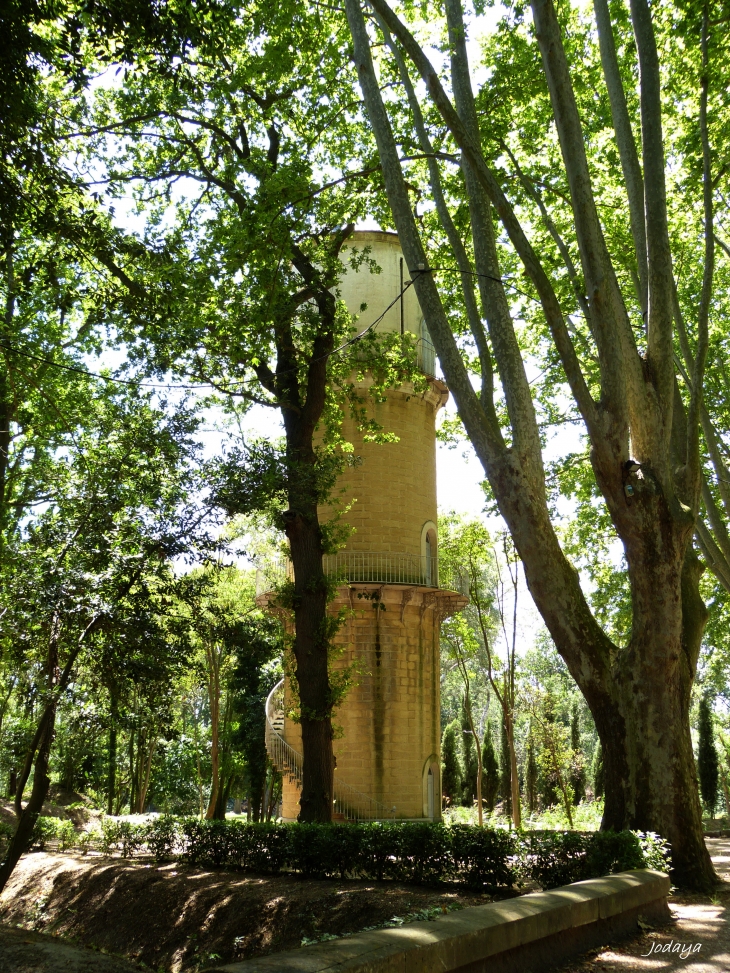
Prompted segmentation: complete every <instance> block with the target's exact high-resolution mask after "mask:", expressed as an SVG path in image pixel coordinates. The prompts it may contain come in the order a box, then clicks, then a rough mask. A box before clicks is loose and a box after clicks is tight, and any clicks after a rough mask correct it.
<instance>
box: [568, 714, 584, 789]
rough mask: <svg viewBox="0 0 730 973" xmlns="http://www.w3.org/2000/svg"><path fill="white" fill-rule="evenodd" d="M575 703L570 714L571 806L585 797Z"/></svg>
mask: <svg viewBox="0 0 730 973" xmlns="http://www.w3.org/2000/svg"><path fill="white" fill-rule="evenodd" d="M578 721H579V712H578V704H577V702H574V703H573V707H572V709H571V713H570V747H571V751H572V753H571V758H570V773H569V780H570V786H571V788H572V791H573V804H575V805H576V806H577V805H578V804H580V803H581V801H584V800H585V796H586V772H585V762H584V758H583V751H582V748H581V741H580V725H579V722H578Z"/></svg>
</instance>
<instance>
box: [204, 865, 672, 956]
mask: <svg viewBox="0 0 730 973" xmlns="http://www.w3.org/2000/svg"><path fill="white" fill-rule="evenodd" d="M669 888H670V882H669V878H668V876H666V875H664V874H662V873H661V872H654V871H651V870H649V869H642V870H639V871H632V872H621V873H619V874H618V875H608V876H606V877H605V878H598V879H589V880H587V881H584V882H575V883H574V884H573V885H566V886H564V887H563V888H559V889H553V890H552V891H551V892H534V893H532V894H530V895H523V896H520V897H518V898H515V899H509V900H508V901H506V902H490V903H488V904H486V905H478V906H473V907H472V908H468V909H462V910H461V911H460V912H453V913H450V914H449V915H445V916H443V917H442V918H439V919H435V920H433V921H430V922H412V923H408V924H407V925H405V926H399V927H397V928H394V929H378V930H373V931H371V932H363V933H358V934H356V935H354V936H348V937H346V938H343V939H338V940H333V941H330V942H326V943H318V944H316V945H313V946H305V947H302V948H301V949H294V950H289V951H287V952H282V953H274V954H271V955H269V956H262V957H259V958H255V959H250V960H246V961H244V962H241V963H230V964H227V965H225V966H219V967H216V968H215V969H214V970H210V973H325V971H326V973H540V971H542V970H548V969H550V968H551V967H554V966H556V965H559V964H560V963H563V962H565V960H567V959H569V958H570V957H571V956H575V955H577V954H579V953H581V952H584V951H585V950H587V949H591V948H592V947H594V946H600V945H604V944H605V943H607V942H610V941H612V940H616V939H621V938H625V937H627V936H630V935H633V934H634V933H635V932H636V931H637V930H638V921H639V917H640V916H641V917H645V918H647V919H665V918H668V917H669V910H668V907H667V895H668V894H669Z"/></svg>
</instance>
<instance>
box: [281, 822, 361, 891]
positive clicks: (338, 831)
mask: <svg viewBox="0 0 730 973" xmlns="http://www.w3.org/2000/svg"><path fill="white" fill-rule="evenodd" d="M286 837H287V842H286V858H287V863H288V865H289V867H290V868H292V869H294V870H295V871H298V872H301V873H302V875H306V876H307V878H333V877H335V876H339V877H340V878H344V877H345V875H346V874H348V873H350V874H352V873H353V871H356V870H357V868H358V860H359V857H360V844H361V842H360V837H361V828H360V827H359V826H357V825H356V826H355V827H354V828H352V827H349V826H347V825H346V826H345V827H342V826H341V825H337V824H297V825H294V826H293V827H289V828H287V835H286Z"/></svg>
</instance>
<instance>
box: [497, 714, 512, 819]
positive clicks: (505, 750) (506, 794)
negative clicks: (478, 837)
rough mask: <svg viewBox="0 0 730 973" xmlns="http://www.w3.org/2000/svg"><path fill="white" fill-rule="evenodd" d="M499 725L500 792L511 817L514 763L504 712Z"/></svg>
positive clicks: (505, 808)
mask: <svg viewBox="0 0 730 973" xmlns="http://www.w3.org/2000/svg"><path fill="white" fill-rule="evenodd" d="M499 726H500V746H499V793H500V796H501V798H502V807H503V809H504V814H505V817H510V816H511V814H512V765H511V763H510V753H509V741H508V739H507V725H506V723H505V721H504V714H502V719H501V720H500V723H499Z"/></svg>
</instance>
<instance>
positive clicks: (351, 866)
mask: <svg viewBox="0 0 730 973" xmlns="http://www.w3.org/2000/svg"><path fill="white" fill-rule="evenodd" d="M39 820H40V821H43V822H45V823H44V825H42V829H43V831H44V834H45V835H46V837H45V839H44V840H45V841H50V840H58V837H59V832H60V830H61V826H62V825H63V824H67V823H69V822H59V821H57V820H56V819H52V818H40V819H39ZM38 840H40V839H38ZM65 847H71V845H70V844H69V845H66V846H65ZM101 847H102V851H104V852H105V853H106V854H109V853H111V852H112V851H114V850H116V851H117V852H118V853H120V854H121V855H122V856H123V857H130V856H132V855H134V854H137V853H139V852H144V853H148V854H152V855H154V856H155V858H156V859H157V860H158V861H167V860H169V859H171V858H180V857H182V858H184V859H185V860H186V861H187V862H189V863H190V864H191V865H197V866H203V867H214V868H222V867H230V868H239V869H242V870H244V871H248V872H254V873H259V874H279V873H281V872H286V871H292V872H298V873H300V874H302V875H304V876H306V877H307V878H339V879H345V878H365V879H376V880H378V881H381V880H391V881H397V882H407V883H411V884H416V885H434V884H438V883H439V882H442V881H457V882H463V883H464V884H465V885H467V886H468V887H469V888H472V889H477V890H479V891H490V890H495V889H499V888H510V887H512V885H513V884H514V883H515V881H517V879H518V877H522V878H523V879H524V878H529V879H530V880H532V881H535V882H537V883H538V884H539V885H540V886H541V887H543V888H554V887H556V886H558V885H564V884H568V883H569V882H575V881H578V880H579V879H581V878H589V877H596V876H599V875H605V874H609V873H611V872H617V871H624V870H626V869H631V868H647V867H650V868H657V869H666V868H667V867H668V862H669V857H668V846H667V844H666V842H665V841H664V840H663V839H661V838H659V837H658V836H657V835H654V834H647V835H644V834H640V833H638V832H583V833H581V832H577V831H532V832H514V831H508V830H506V829H490V828H475V827H473V826H471V825H458V824H456V825H452V826H450V827H449V826H446V825H443V824H438V823H430V822H413V823H411V822H403V823H400V822H393V823H372V824H344V825H340V824H273V823H267V822H261V823H259V824H247V823H246V822H245V821H240V820H233V821H206V820H199V819H192V818H187V819H181V818H173V817H164V816H163V817H160V818H157V819H153V820H151V821H148V822H145V823H142V824H133V823H132V822H129V821H112V820H109V819H106V820H104V821H103V823H102V838H101Z"/></svg>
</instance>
